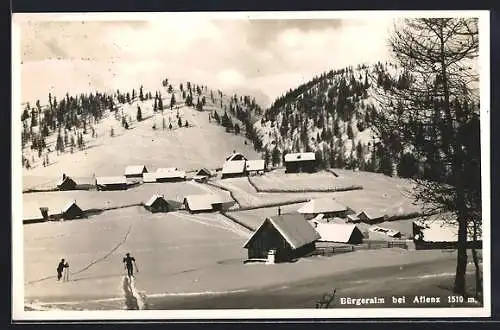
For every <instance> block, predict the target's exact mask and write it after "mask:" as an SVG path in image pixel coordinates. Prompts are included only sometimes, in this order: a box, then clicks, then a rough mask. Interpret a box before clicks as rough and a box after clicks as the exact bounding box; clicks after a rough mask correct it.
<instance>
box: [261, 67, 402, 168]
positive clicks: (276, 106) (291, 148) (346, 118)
mask: <svg viewBox="0 0 500 330" xmlns="http://www.w3.org/2000/svg"><path fill="white" fill-rule="evenodd" d="M400 71H401V70H398V68H397V67H396V66H394V65H392V64H390V63H380V62H379V63H377V64H375V65H370V66H368V65H358V66H357V67H356V68H353V67H348V68H344V69H340V70H335V71H333V70H332V71H330V72H328V73H324V74H322V75H320V76H318V77H315V78H314V79H312V80H311V81H310V82H308V83H306V84H303V85H301V86H299V87H297V88H296V89H294V90H292V89H290V91H289V92H288V93H287V94H285V95H284V96H282V97H280V98H278V99H277V100H275V102H274V103H273V104H272V105H271V107H269V108H268V109H266V112H265V115H264V117H263V118H262V120H260V121H258V122H256V123H255V128H256V131H257V132H258V134H259V137H260V138H261V139H262V144H263V146H264V148H266V149H267V150H268V151H269V152H270V153H272V152H273V151H274V152H276V149H277V150H278V151H279V153H280V154H283V153H286V152H301V151H316V152H317V155H318V156H320V157H321V160H322V161H323V162H324V163H325V165H326V166H331V167H353V168H354V167H362V168H366V167H368V165H369V163H370V161H371V159H372V157H373V153H374V152H376V147H375V146H376V145H377V144H378V142H379V137H378V135H377V128H376V126H375V125H374V122H373V117H374V116H375V114H376V112H377V111H379V110H380V105H379V102H378V101H377V97H376V93H375V89H378V88H380V87H383V85H384V84H385V83H386V81H385V80H386V79H387V80H388V81H390V83H397V82H398V79H400V76H401V72H400Z"/></svg>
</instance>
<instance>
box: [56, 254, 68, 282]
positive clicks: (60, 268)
mask: <svg viewBox="0 0 500 330" xmlns="http://www.w3.org/2000/svg"><path fill="white" fill-rule="evenodd" d="M68 267H69V264H68V263H67V262H64V259H61V262H59V265H57V280H58V281H60V280H61V277H62V275H63V271H64V269H65V268H68Z"/></svg>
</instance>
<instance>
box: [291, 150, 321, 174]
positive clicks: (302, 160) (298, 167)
mask: <svg viewBox="0 0 500 330" xmlns="http://www.w3.org/2000/svg"><path fill="white" fill-rule="evenodd" d="M316 166H317V162H316V155H315V154H314V152H301V153H290V154H286V155H285V167H286V170H285V173H300V172H306V173H313V172H316Z"/></svg>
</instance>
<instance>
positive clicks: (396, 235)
mask: <svg viewBox="0 0 500 330" xmlns="http://www.w3.org/2000/svg"><path fill="white" fill-rule="evenodd" d="M368 238H369V239H370V240H374V241H387V240H394V239H400V238H401V232H399V231H398V230H395V229H390V228H383V227H379V226H372V227H370V228H368Z"/></svg>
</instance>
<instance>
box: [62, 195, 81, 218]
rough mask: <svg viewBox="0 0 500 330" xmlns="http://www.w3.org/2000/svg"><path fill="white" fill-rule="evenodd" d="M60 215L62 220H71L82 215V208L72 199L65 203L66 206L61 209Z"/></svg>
mask: <svg viewBox="0 0 500 330" xmlns="http://www.w3.org/2000/svg"><path fill="white" fill-rule="evenodd" d="M61 217H62V218H63V219H64V220H72V219H78V218H82V217H83V210H82V209H81V208H80V207H79V206H78V205H77V204H76V201H75V200H73V201H71V202H69V203H68V204H66V206H65V207H64V208H63V209H62V211H61Z"/></svg>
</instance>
